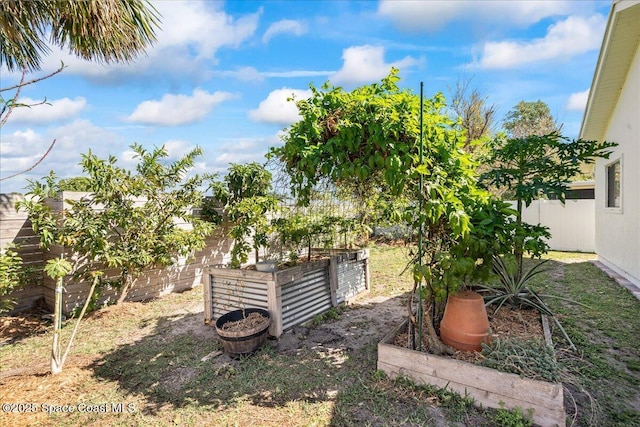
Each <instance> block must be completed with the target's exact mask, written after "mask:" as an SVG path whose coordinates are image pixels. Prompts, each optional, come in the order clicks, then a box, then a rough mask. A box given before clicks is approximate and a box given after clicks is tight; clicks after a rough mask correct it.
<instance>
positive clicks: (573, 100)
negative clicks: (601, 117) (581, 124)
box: [564, 89, 589, 112]
mask: <svg viewBox="0 0 640 427" xmlns="http://www.w3.org/2000/svg"><path fill="white" fill-rule="evenodd" d="M588 99H589V89H587V90H584V91H582V92H576V93H572V94H571V95H570V96H569V99H568V100H567V104H566V105H565V107H564V108H565V109H567V110H569V111H580V112H582V111H584V108H585V107H586V106H587V100H588Z"/></svg>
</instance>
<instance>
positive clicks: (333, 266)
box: [329, 256, 338, 307]
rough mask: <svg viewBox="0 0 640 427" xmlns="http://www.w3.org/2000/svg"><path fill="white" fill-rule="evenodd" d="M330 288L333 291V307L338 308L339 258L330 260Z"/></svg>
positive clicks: (334, 257)
mask: <svg viewBox="0 0 640 427" xmlns="http://www.w3.org/2000/svg"><path fill="white" fill-rule="evenodd" d="M329 288H330V289H331V305H332V306H333V307H337V306H338V257H337V256H332V257H331V258H329Z"/></svg>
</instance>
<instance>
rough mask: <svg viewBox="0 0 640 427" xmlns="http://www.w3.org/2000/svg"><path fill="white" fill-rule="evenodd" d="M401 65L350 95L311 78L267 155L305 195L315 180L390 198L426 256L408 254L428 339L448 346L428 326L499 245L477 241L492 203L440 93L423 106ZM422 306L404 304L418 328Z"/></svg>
mask: <svg viewBox="0 0 640 427" xmlns="http://www.w3.org/2000/svg"><path fill="white" fill-rule="evenodd" d="M397 72H398V70H396V69H392V71H391V73H390V74H389V75H388V76H387V77H386V78H384V79H383V80H382V81H381V82H380V83H374V84H371V85H367V86H362V87H359V88H356V89H354V90H353V91H351V92H347V91H345V90H344V89H342V88H340V87H334V86H331V85H330V84H329V83H327V84H325V85H324V86H322V88H321V89H317V88H316V87H314V86H313V85H312V86H311V92H312V95H311V97H310V98H309V99H305V100H299V101H298V102H297V105H298V109H299V111H300V115H301V116H302V119H301V120H300V121H299V122H297V123H294V124H293V125H292V126H291V127H290V128H289V129H288V130H287V132H286V134H285V135H284V137H283V140H284V144H283V145H282V146H280V147H275V148H272V149H271V151H270V154H269V156H270V157H275V158H277V159H279V160H280V161H281V162H282V164H283V165H284V168H285V170H286V172H287V173H288V174H289V175H290V177H291V182H292V186H293V188H292V189H293V192H294V193H295V194H296V195H297V196H299V197H301V198H302V200H308V198H309V195H310V194H311V191H312V189H313V187H314V186H315V185H316V184H317V183H319V182H320V181H322V180H329V181H330V182H332V183H333V184H334V185H335V186H337V187H340V188H342V189H343V190H345V191H351V192H352V194H354V195H356V196H363V195H366V196H367V197H380V198H382V199H384V200H385V201H387V202H389V203H387V204H386V205H387V207H388V208H389V212H388V217H390V218H394V219H396V220H398V221H404V222H405V223H408V224H410V225H411V226H413V227H414V229H415V230H417V231H418V234H419V236H421V237H419V239H420V240H419V243H418V247H417V248H416V249H417V251H416V253H417V252H418V251H422V255H423V256H422V262H417V261H418V258H416V259H415V260H414V265H413V275H414V279H415V288H416V289H419V288H422V289H423V293H424V294H425V296H426V299H425V301H426V302H427V304H426V309H425V313H426V315H427V317H428V321H427V322H426V324H427V325H428V332H429V333H428V342H429V346H430V348H431V350H432V351H434V352H443V351H446V348H445V347H444V346H443V345H442V343H441V342H440V340H439V338H438V335H437V333H436V330H435V326H434V323H435V322H436V321H437V318H438V317H439V316H440V315H441V311H440V309H441V305H440V302H442V301H444V300H445V299H446V297H447V295H448V293H449V292H455V290H456V289H457V288H458V287H459V286H460V285H461V284H462V282H463V281H464V279H465V277H469V276H471V275H473V274H475V273H477V272H478V271H479V270H480V269H478V268H476V267H477V263H476V262H477V260H478V258H482V257H484V256H486V254H487V253H489V252H491V251H492V250H494V249H495V248H494V246H492V244H487V242H486V241H485V242H484V243H480V240H482V239H483V237H482V234H481V233H479V232H478V230H480V229H482V227H483V226H485V225H487V224H489V225H491V226H493V224H490V221H485V220H486V219H488V218H487V214H486V212H488V211H490V210H491V209H492V207H493V206H495V205H493V204H492V203H491V202H490V201H489V197H488V194H487V193H486V192H484V191H482V190H479V189H478V188H476V185H475V182H476V178H475V175H474V172H473V162H472V161H471V159H470V157H469V155H468V154H466V153H464V150H463V148H464V139H463V137H462V131H461V129H460V128H458V127H457V126H456V123H455V122H454V121H452V120H451V119H450V118H449V117H448V116H447V115H446V114H445V102H444V98H443V96H442V95H441V94H436V95H435V96H434V97H433V98H430V99H426V100H425V101H424V103H423V104H422V106H421V103H420V97H418V96H417V95H415V94H414V93H412V92H411V91H409V90H401V89H399V88H398V86H397V81H398V80H399V78H398V76H397ZM421 107H422V109H423V117H424V119H423V123H422V126H423V127H422V129H423V133H424V139H423V140H422V141H421V140H420V130H421V122H420V110H421ZM421 142H422V143H421ZM421 150H422V151H423V156H422V157H423V159H422V161H421V160H420V158H421V156H420V151H421ZM421 181H422V185H421ZM421 189H422V190H421ZM420 199H422V202H420ZM482 212H485V214H483V213H482ZM474 220H478V223H477V224H473V223H472V221H474ZM487 235H489V233H487ZM493 236H495V233H494V234H493ZM492 239H493V241H494V242H497V241H498V240H499V239H495V238H494V237H492ZM481 252H483V253H481ZM420 310H421V306H420V305H419V306H418V311H419V314H418V317H417V318H416V317H415V316H414V315H413V307H412V304H411V302H410V303H409V316H410V318H411V320H412V322H413V324H415V325H421V324H422V322H421V321H420V313H421V311H420ZM419 345H420V344H419Z"/></svg>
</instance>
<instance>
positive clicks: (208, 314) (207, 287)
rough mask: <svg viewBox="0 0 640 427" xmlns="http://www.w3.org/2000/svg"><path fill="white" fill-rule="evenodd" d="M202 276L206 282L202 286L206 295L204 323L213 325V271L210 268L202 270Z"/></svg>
mask: <svg viewBox="0 0 640 427" xmlns="http://www.w3.org/2000/svg"><path fill="white" fill-rule="evenodd" d="M202 276H203V277H202V278H203V281H204V285H203V286H202V292H203V294H204V323H206V324H207V325H208V324H209V323H211V319H212V318H213V313H212V307H213V304H212V301H211V269H210V268H209V267H204V268H203V269H202Z"/></svg>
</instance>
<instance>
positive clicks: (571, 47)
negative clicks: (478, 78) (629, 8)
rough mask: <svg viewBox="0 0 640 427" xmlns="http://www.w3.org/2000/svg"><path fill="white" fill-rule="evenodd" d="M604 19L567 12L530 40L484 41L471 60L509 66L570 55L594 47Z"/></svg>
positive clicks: (481, 64)
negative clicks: (541, 33) (567, 13)
mask: <svg viewBox="0 0 640 427" xmlns="http://www.w3.org/2000/svg"><path fill="white" fill-rule="evenodd" d="M605 24H606V20H605V18H604V17H603V16H602V15H599V14H596V15H593V16H591V17H588V18H584V17H581V16H569V17H568V18H567V19H565V20H564V21H559V22H557V23H555V24H553V25H551V26H549V28H548V29H547V34H546V35H545V36H544V37H542V38H538V39H534V40H531V41H526V42H520V41H500V42H488V43H485V44H484V46H483V47H482V57H481V58H480V60H479V61H478V62H477V63H475V64H472V66H477V67H480V68H484V69H500V68H513V67H517V66H521V65H524V64H530V63H534V62H539V61H547V60H552V59H567V58H569V57H571V56H575V55H580V54H582V53H585V52H588V51H591V50H597V49H598V48H599V47H600V43H601V41H602V34H603V33H604V27H605Z"/></svg>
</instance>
